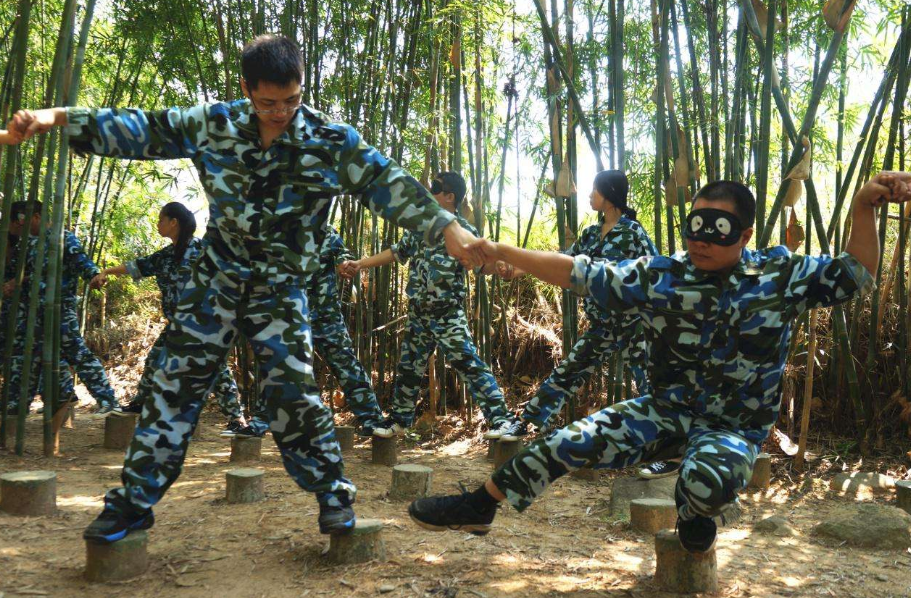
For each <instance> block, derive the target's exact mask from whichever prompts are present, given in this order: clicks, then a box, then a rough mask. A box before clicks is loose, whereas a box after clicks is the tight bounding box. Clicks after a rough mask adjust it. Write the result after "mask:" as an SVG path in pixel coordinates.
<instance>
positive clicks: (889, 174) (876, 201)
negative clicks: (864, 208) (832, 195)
mask: <svg viewBox="0 0 911 598" xmlns="http://www.w3.org/2000/svg"><path fill="white" fill-rule="evenodd" d="M906 201H911V173H908V172H895V171H887V170H884V171H882V172H880V173H879V174H877V175H876V176H875V177H873V178H872V179H870V180H869V181H868V182H867V184H866V185H864V186H863V187H861V189H860V191H858V192H857V202H858V203H863V204H866V205H869V206H872V207H875V208H878V207H879V206H881V205H883V204H884V203H904V202H906Z"/></svg>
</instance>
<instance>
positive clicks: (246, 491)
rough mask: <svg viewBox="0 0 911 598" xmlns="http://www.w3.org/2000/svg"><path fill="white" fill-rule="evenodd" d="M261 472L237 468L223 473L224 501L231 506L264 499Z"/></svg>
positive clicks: (247, 468)
mask: <svg viewBox="0 0 911 598" xmlns="http://www.w3.org/2000/svg"><path fill="white" fill-rule="evenodd" d="M263 474H264V472H263V470H262V469H254V468H252V467H238V468H237V469H232V470H231V471H229V472H227V473H225V500H227V501H228V502H229V503H231V504H244V503H250V502H257V501H260V500H262V499H263V498H265V496H266V495H265V493H264V492H263V477H264V476H263Z"/></svg>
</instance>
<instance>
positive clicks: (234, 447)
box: [231, 436, 263, 463]
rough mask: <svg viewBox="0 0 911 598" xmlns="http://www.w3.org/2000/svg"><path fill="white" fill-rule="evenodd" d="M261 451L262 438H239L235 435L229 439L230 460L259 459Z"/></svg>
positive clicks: (240, 461)
mask: <svg viewBox="0 0 911 598" xmlns="http://www.w3.org/2000/svg"><path fill="white" fill-rule="evenodd" d="M262 451H263V439H262V438H240V437H238V436H235V437H234V438H232V439H231V462H232V463H243V462H245V461H259V458H260V456H262Z"/></svg>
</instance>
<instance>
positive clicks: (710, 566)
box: [655, 530, 718, 594]
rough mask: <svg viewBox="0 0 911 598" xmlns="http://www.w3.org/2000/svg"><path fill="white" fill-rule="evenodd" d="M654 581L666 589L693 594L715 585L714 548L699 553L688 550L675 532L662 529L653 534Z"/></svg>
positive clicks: (712, 588) (710, 589)
mask: <svg viewBox="0 0 911 598" xmlns="http://www.w3.org/2000/svg"><path fill="white" fill-rule="evenodd" d="M655 582H656V583H657V584H658V585H659V586H660V587H661V588H662V589H663V590H667V591H668V592H675V593H679V594H696V593H700V592H715V591H716V590H717V589H718V563H717V561H716V560H715V549H714V548H713V549H712V550H709V551H708V552H705V553H702V554H692V553H690V552H687V550H686V549H685V548H683V546H681V545H680V540H679V539H678V538H677V534H675V533H674V532H673V531H670V530H662V531H660V532H658V534H657V535H655Z"/></svg>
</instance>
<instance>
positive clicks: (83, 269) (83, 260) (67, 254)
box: [63, 231, 101, 281]
mask: <svg viewBox="0 0 911 598" xmlns="http://www.w3.org/2000/svg"><path fill="white" fill-rule="evenodd" d="M63 261H64V264H65V265H66V267H67V268H68V269H69V270H70V272H73V273H74V274H78V275H79V276H80V277H81V278H82V279H83V280H86V281H89V280H92V279H93V278H94V277H95V276H97V275H98V274H99V273H100V272H101V271H100V270H99V269H98V266H96V265H95V262H93V261H92V259H91V258H90V257H89V256H87V255H86V254H85V251H83V250H82V243H80V242H79V239H78V238H76V235H74V234H73V233H71V232H69V231H66V233H65V234H64V247H63Z"/></svg>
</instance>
